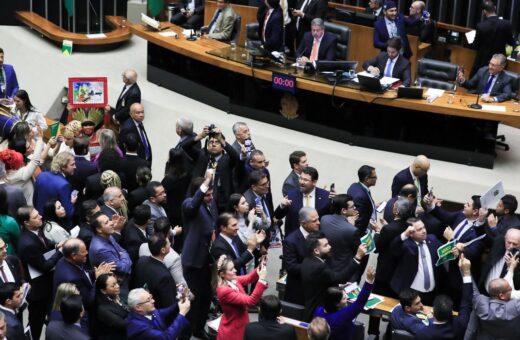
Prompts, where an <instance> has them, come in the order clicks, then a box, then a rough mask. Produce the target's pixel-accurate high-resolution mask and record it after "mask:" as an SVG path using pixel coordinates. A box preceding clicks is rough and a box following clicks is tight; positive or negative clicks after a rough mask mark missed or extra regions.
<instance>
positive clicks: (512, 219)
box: [487, 194, 520, 235]
mask: <svg viewBox="0 0 520 340" xmlns="http://www.w3.org/2000/svg"><path fill="white" fill-rule="evenodd" d="M517 208H518V201H517V199H516V197H515V196H513V195H509V194H508V195H504V197H502V198H501V199H500V201H498V203H497V207H496V209H495V213H496V216H495V215H494V214H492V213H491V214H489V216H488V220H487V222H488V226H489V227H490V228H489V231H490V232H491V233H492V234H493V235H503V234H505V233H506V232H507V231H508V230H509V229H510V228H517V229H519V228H520V218H518V216H516V214H515V212H516V209H517Z"/></svg>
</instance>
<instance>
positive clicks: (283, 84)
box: [273, 72, 296, 93]
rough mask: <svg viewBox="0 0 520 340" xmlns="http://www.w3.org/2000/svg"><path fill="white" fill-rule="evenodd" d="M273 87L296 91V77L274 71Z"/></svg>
mask: <svg viewBox="0 0 520 340" xmlns="http://www.w3.org/2000/svg"><path fill="white" fill-rule="evenodd" d="M273 89H275V90H280V91H287V92H291V93H294V91H295V89H296V77H293V76H290V75H287V74H283V73H275V72H273Z"/></svg>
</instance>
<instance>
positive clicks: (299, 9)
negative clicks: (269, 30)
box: [291, 0, 328, 45]
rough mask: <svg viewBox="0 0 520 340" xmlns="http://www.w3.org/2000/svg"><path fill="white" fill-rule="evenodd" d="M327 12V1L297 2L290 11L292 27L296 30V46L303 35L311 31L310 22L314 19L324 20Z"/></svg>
mask: <svg viewBox="0 0 520 340" xmlns="http://www.w3.org/2000/svg"><path fill="white" fill-rule="evenodd" d="M327 11H328V1H327V0H298V4H297V5H296V7H295V9H294V10H293V11H292V15H293V20H292V21H291V22H294V25H295V26H294V27H295V28H296V35H295V36H296V45H299V44H300V42H301V41H302V39H303V35H304V34H305V33H306V32H309V31H310V30H311V22H312V20H314V19H315V18H321V19H322V20H325V19H326V17H327Z"/></svg>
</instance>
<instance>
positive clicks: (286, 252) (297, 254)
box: [282, 228, 307, 305]
mask: <svg viewBox="0 0 520 340" xmlns="http://www.w3.org/2000/svg"><path fill="white" fill-rule="evenodd" d="M286 235H287V236H286V237H285V238H284V240H283V243H282V246H283V257H282V264H283V268H284V269H285V270H286V271H287V281H286V284H285V297H284V299H285V301H287V302H292V303H296V304H299V305H303V304H304V303H305V299H304V296H303V285H302V279H301V264H302V262H303V259H304V258H305V256H306V255H307V252H306V251H305V238H304V237H303V234H302V233H301V231H300V229H299V228H298V229H296V230H294V231H293V232H292V233H290V234H286Z"/></svg>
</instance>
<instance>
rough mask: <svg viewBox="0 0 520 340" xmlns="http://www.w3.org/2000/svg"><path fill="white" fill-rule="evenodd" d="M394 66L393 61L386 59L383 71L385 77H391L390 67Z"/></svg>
mask: <svg viewBox="0 0 520 340" xmlns="http://www.w3.org/2000/svg"><path fill="white" fill-rule="evenodd" d="M393 64H394V60H393V59H388V63H387V64H386V69H385V77H391V76H392V65H393Z"/></svg>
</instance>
